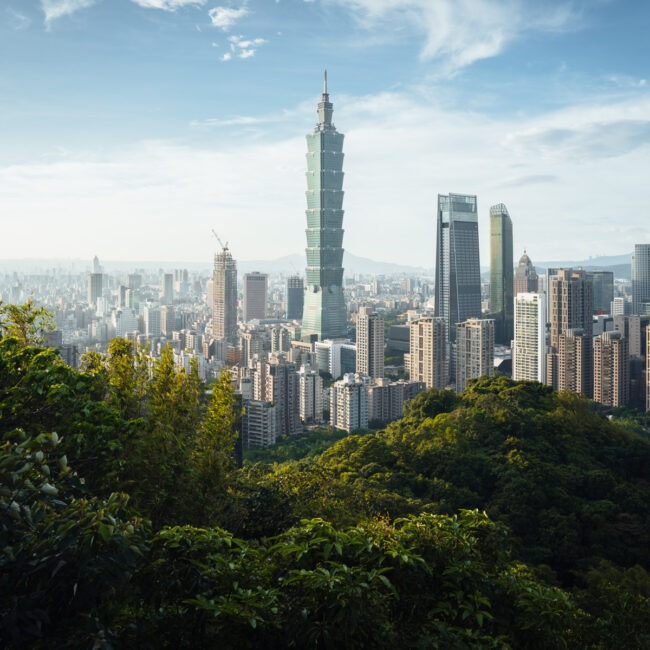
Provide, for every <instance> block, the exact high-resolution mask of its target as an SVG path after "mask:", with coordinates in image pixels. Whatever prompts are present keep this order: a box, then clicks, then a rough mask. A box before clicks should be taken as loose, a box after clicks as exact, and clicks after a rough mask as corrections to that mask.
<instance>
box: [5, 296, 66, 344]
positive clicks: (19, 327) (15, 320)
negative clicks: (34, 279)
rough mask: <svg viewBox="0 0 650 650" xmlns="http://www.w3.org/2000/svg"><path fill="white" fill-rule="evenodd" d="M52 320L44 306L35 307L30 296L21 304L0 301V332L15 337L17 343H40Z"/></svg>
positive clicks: (50, 329) (51, 325) (51, 324)
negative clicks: (4, 303)
mask: <svg viewBox="0 0 650 650" xmlns="http://www.w3.org/2000/svg"><path fill="white" fill-rule="evenodd" d="M53 329H54V322H53V320H52V317H51V315H50V313H49V312H48V311H47V309H45V307H37V306H36V305H35V304H34V301H33V300H32V299H31V298H30V299H29V300H28V301H27V302H25V303H24V304H22V305H14V304H9V305H3V304H2V303H0V332H1V333H2V335H3V336H6V337H11V338H15V339H16V340H17V341H18V345H20V346H26V345H42V344H43V343H44V341H45V334H46V333H47V332H51V331H52V330H53Z"/></svg>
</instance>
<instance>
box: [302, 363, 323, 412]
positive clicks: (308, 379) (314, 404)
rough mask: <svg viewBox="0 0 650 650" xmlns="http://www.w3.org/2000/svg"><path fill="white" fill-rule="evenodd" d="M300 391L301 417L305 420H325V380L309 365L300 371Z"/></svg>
mask: <svg viewBox="0 0 650 650" xmlns="http://www.w3.org/2000/svg"><path fill="white" fill-rule="evenodd" d="M298 391H299V394H300V419H301V420H302V421H303V422H322V421H323V380H322V378H321V376H320V375H319V374H318V370H314V369H313V368H311V367H309V366H302V367H301V368H300V370H299V371H298Z"/></svg>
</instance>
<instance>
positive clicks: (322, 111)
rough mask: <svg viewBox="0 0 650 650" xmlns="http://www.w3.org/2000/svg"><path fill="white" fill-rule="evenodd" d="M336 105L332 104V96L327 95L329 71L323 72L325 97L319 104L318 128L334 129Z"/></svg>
mask: <svg viewBox="0 0 650 650" xmlns="http://www.w3.org/2000/svg"><path fill="white" fill-rule="evenodd" d="M333 111H334V105H333V104H332V102H330V96H329V95H328V94H327V70H323V96H322V97H321V99H320V102H319V104H318V127H319V128H320V129H321V130H322V129H323V128H328V127H329V128H331V127H332V112H333Z"/></svg>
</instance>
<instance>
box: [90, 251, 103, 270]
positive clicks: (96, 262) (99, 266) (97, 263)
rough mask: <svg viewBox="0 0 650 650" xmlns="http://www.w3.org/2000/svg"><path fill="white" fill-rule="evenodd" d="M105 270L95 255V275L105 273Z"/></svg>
mask: <svg viewBox="0 0 650 650" xmlns="http://www.w3.org/2000/svg"><path fill="white" fill-rule="evenodd" d="M103 272H104V269H102V265H101V264H100V263H99V257H97V255H95V257H93V273H103Z"/></svg>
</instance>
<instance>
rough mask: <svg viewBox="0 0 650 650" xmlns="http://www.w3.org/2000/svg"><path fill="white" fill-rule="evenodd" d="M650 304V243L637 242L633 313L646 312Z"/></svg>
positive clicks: (633, 279) (633, 282)
mask: <svg viewBox="0 0 650 650" xmlns="http://www.w3.org/2000/svg"><path fill="white" fill-rule="evenodd" d="M645 305H650V244H635V246H634V255H632V313H633V314H643V313H646V309H649V307H646V306H645Z"/></svg>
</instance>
